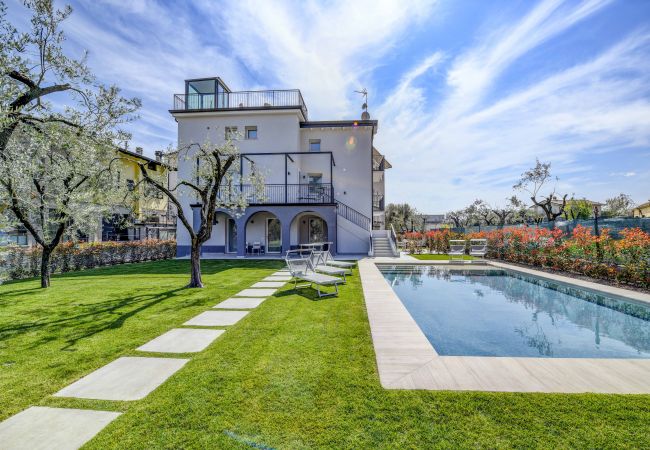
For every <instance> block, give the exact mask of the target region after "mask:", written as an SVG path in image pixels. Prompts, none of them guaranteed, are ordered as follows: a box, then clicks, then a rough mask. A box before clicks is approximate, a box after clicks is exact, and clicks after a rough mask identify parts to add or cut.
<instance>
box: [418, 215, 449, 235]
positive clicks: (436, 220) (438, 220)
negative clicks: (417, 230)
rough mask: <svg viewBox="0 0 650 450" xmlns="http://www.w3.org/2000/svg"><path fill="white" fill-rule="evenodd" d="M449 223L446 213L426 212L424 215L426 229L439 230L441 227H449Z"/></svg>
mask: <svg viewBox="0 0 650 450" xmlns="http://www.w3.org/2000/svg"><path fill="white" fill-rule="evenodd" d="M447 227H449V225H448V224H446V223H445V215H444V214H425V215H424V231H431V230H438V229H440V228H447Z"/></svg>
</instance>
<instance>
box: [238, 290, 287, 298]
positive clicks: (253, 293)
mask: <svg viewBox="0 0 650 450" xmlns="http://www.w3.org/2000/svg"><path fill="white" fill-rule="evenodd" d="M276 290H277V289H244V290H243V291H241V292H239V293H237V294H235V297H270V296H272V295H273V294H275V291H276Z"/></svg>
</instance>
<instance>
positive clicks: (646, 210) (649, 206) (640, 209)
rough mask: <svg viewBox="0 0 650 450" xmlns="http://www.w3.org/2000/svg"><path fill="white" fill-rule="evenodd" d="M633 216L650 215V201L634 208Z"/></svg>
mask: <svg viewBox="0 0 650 450" xmlns="http://www.w3.org/2000/svg"><path fill="white" fill-rule="evenodd" d="M632 216H633V217H650V201H648V202H645V203H642V204H640V205H639V206H637V207H635V208H634V209H632Z"/></svg>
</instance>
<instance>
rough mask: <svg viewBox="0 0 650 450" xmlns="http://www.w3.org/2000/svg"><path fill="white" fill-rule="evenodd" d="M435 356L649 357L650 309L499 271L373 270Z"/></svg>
mask: <svg viewBox="0 0 650 450" xmlns="http://www.w3.org/2000/svg"><path fill="white" fill-rule="evenodd" d="M380 270H381V272H382V273H383V275H384V277H385V278H386V280H388V282H389V283H390V284H391V286H392V287H393V289H394V290H395V293H396V294H397V295H398V297H399V298H400V299H401V300H402V302H403V303H404V306H406V309H408V311H409V312H410V313H411V316H413V318H414V319H415V321H416V322H417V324H418V325H419V326H420V328H421V329H422V331H423V332H424V334H425V335H426V336H427V338H428V339H429V341H430V342H431V344H432V345H433V348H435V349H436V351H437V352H438V354H440V355H454V356H461V355H462V356H530V357H549V358H650V306H649V305H645V304H640V303H635V302H633V301H630V300H625V299H623V298H619V297H613V296H609V295H603V294H600V293H596V292H593V291H589V290H586V289H581V288H578V287H574V286H570V285H567V284H563V283H556V282H551V281H547V280H545V279H542V278H537V277H532V276H528V275H524V274H521V273H519V272H514V271H506V270H501V269H480V270H477V269H461V268H458V269H450V268H447V267H440V266H406V265H400V266H380Z"/></svg>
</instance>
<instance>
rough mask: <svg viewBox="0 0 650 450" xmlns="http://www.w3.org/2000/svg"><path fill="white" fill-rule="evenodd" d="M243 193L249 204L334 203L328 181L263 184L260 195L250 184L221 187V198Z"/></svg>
mask: <svg viewBox="0 0 650 450" xmlns="http://www.w3.org/2000/svg"><path fill="white" fill-rule="evenodd" d="M240 192H241V193H244V194H245V195H246V197H247V199H248V203H249V204H250V205H284V204H330V203H334V189H333V187H332V185H331V184H330V183H320V184H265V185H264V187H263V189H262V193H261V195H259V193H258V192H257V189H256V187H255V186H253V185H250V184H243V185H239V184H237V185H233V186H232V187H231V188H230V190H228V189H227V188H225V186H224V187H223V189H222V190H221V192H220V195H221V196H222V198H225V196H227V195H238V194H239V193H240Z"/></svg>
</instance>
